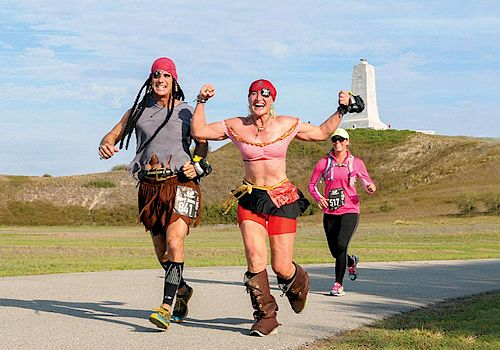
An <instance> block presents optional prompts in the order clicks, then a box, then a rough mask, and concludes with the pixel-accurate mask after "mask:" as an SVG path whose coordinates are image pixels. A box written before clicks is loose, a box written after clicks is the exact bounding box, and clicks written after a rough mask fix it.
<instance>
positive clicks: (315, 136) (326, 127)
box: [296, 90, 350, 141]
mask: <svg viewBox="0 0 500 350" xmlns="http://www.w3.org/2000/svg"><path fill="white" fill-rule="evenodd" d="M349 102H350V95H349V92H348V91H344V90H342V91H340V92H339V105H342V106H348V105H349ZM339 109H340V108H339ZM339 109H337V111H336V112H335V113H333V114H332V115H331V116H330V117H329V118H328V119H327V120H325V121H324V122H323V124H321V125H320V126H315V125H312V124H309V123H302V125H301V127H300V131H299V132H298V133H297V136H296V137H297V138H298V139H300V140H304V141H323V140H326V139H327V138H329V137H330V135H331V134H332V133H333V132H334V131H335V129H337V127H338V126H339V124H340V121H341V120H342V116H343V114H342V113H341V112H339Z"/></svg>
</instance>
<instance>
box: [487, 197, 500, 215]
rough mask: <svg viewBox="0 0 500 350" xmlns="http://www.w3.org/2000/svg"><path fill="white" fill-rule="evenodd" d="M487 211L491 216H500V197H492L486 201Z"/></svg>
mask: <svg viewBox="0 0 500 350" xmlns="http://www.w3.org/2000/svg"><path fill="white" fill-rule="evenodd" d="M484 204H485V205H486V211H487V212H488V213H490V214H495V215H500V195H491V196H488V197H486V198H485V199H484Z"/></svg>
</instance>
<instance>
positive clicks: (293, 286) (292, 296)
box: [280, 263, 309, 314]
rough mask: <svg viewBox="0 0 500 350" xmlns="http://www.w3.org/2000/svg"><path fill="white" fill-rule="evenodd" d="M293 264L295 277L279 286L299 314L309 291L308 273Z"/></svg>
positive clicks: (304, 305)
mask: <svg viewBox="0 0 500 350" xmlns="http://www.w3.org/2000/svg"><path fill="white" fill-rule="evenodd" d="M293 264H294V265H295V268H296V272H295V278H294V279H293V281H292V282H291V283H289V284H287V285H280V288H281V290H282V291H283V292H284V293H285V294H286V296H287V297H288V301H289V302H290V305H291V306H292V309H293V311H295V313H297V314H300V313H301V312H302V311H303V310H304V308H305V307H306V301H307V293H309V274H308V273H307V272H305V271H304V269H303V268H302V266H300V265H298V264H296V263H293Z"/></svg>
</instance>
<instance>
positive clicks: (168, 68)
mask: <svg viewBox="0 0 500 350" xmlns="http://www.w3.org/2000/svg"><path fill="white" fill-rule="evenodd" d="M157 70H163V71H165V72H168V73H169V74H170V75H171V76H172V77H173V78H174V79H175V80H177V71H176V69H175V63H174V61H172V60H171V59H170V58H167V57H161V58H158V59H157V60H156V61H154V62H153V65H152V66H151V73H154V72H156V71H157Z"/></svg>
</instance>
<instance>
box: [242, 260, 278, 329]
mask: <svg viewBox="0 0 500 350" xmlns="http://www.w3.org/2000/svg"><path fill="white" fill-rule="evenodd" d="M245 287H246V288H247V292H248V293H249V294H250V300H251V301H252V306H253V308H254V310H255V311H254V313H253V317H254V319H255V323H254V324H253V326H252V328H251V329H250V334H252V335H258V336H261V337H263V336H265V335H268V334H276V333H277V332H278V329H277V328H278V326H279V323H278V321H277V320H276V315H277V313H276V311H278V304H276V300H275V299H274V297H273V296H272V295H271V290H270V288H269V278H268V276H267V271H266V270H264V271H261V272H259V273H258V274H257V275H255V276H253V277H252V278H250V279H246V281H245Z"/></svg>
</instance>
